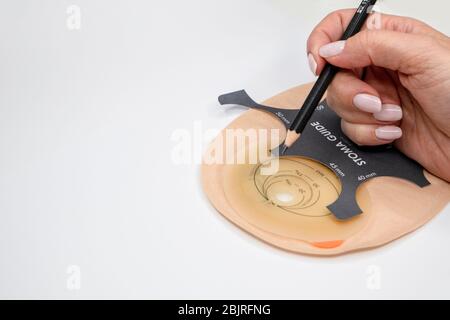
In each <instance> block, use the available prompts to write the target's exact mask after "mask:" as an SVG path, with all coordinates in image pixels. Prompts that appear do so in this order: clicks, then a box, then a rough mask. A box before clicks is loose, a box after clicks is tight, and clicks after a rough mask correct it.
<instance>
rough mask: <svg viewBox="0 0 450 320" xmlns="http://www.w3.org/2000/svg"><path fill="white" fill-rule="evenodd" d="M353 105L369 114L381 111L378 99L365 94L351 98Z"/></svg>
mask: <svg viewBox="0 0 450 320" xmlns="http://www.w3.org/2000/svg"><path fill="white" fill-rule="evenodd" d="M353 104H354V105H355V107H357V108H358V109H360V110H362V111H365V112H370V113H377V112H381V109H382V105H381V100H380V98H378V97H376V96H372V95H370V94H365V93H361V94H357V95H356V96H355V97H354V98H353Z"/></svg>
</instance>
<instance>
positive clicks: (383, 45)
mask: <svg viewBox="0 0 450 320" xmlns="http://www.w3.org/2000/svg"><path fill="white" fill-rule="evenodd" d="M354 12H355V11H354V10H342V11H337V12H334V13H332V14H330V15H329V16H328V17H326V18H325V19H324V20H323V21H322V22H321V23H320V24H319V25H318V26H317V27H316V28H315V29H314V31H313V32H312V34H311V36H310V38H309V40H308V59H309V62H310V66H311V69H312V71H313V72H314V73H315V74H316V75H318V74H319V73H320V72H321V71H322V69H323V67H324V65H325V63H326V62H329V63H331V64H333V65H336V66H338V67H341V68H343V69H345V70H343V71H341V72H339V73H338V75H337V76H336V78H335V79H334V81H333V83H332V84H331V86H330V87H329V89H328V93H327V99H328V102H329V104H330V106H331V107H332V108H333V109H334V110H335V112H336V113H337V114H338V115H339V116H340V117H341V118H342V129H343V131H344V132H345V134H346V135H347V136H348V137H349V138H350V139H352V140H353V141H355V142H356V143H357V144H360V145H382V144H387V143H392V142H394V143H395V145H396V146H397V148H398V149H399V150H401V151H402V152H403V153H404V154H406V155H407V156H409V157H410V158H412V159H414V160H416V161H417V162H419V163H420V164H422V165H423V166H424V167H425V168H426V169H427V170H428V171H430V172H431V173H433V174H435V175H437V176H439V177H441V178H443V179H445V180H447V181H450V38H449V37H447V36H446V35H444V34H442V33H440V32H438V31H436V30H435V29H433V28H431V27H430V26H428V25H426V24H424V23H422V22H420V21H417V20H414V19H410V18H405V17H397V16H389V15H381V14H378V13H377V15H379V16H378V17H377V19H378V22H379V28H378V29H368V28H367V27H366V28H365V29H363V30H362V31H361V32H360V33H358V34H357V35H355V36H353V37H352V38H350V39H349V40H347V41H338V39H339V38H340V37H341V35H342V33H343V32H344V30H345V28H346V26H347V25H348V23H349V21H350V20H351V18H352V17H353V15H354Z"/></svg>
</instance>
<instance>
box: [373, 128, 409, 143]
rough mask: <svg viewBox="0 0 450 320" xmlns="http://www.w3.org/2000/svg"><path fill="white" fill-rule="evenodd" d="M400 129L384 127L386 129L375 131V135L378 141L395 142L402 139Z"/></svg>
mask: <svg viewBox="0 0 450 320" xmlns="http://www.w3.org/2000/svg"><path fill="white" fill-rule="evenodd" d="M402 134H403V132H402V129H400V128H399V127H395V126H386V127H379V128H378V129H376V130H375V135H376V136H377V138H378V139H380V140H387V141H392V140H397V139H400V138H401V137H402Z"/></svg>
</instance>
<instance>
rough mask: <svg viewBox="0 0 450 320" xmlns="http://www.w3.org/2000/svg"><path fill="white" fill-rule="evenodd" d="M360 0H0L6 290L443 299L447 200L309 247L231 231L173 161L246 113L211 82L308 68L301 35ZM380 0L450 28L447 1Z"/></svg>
mask: <svg viewBox="0 0 450 320" xmlns="http://www.w3.org/2000/svg"><path fill="white" fill-rule="evenodd" d="M358 2H359V1H358V0H349V1H335V0H321V1H318V0H314V1H312V0H309V1H300V0H226V1H219V0H191V1H184V0H176V1H175V0H171V1H167V0H166V1H163V0H160V1H155V0H150V1H149V0H147V1H144V0H142V1H138V0H126V1H125V0H123V1H106V0H102V1H100V0H73V1H57V0H41V1H33V0H29V1H23V0H21V1H19V0H14V1H12V0H10V1H6V0H2V1H1V6H0V9H1V10H0V263H1V266H0V298H63V299H66V298H67V299H72V298H193V299H196V298H234V299H238V298H249V299H253V298H255V299H256V298H266V299H278V298H283V299H301V298H450V250H449V249H448V247H449V245H450V209H449V208H447V210H445V212H442V213H441V214H440V215H439V216H438V217H437V218H436V219H434V220H433V221H432V222H431V223H429V224H428V225H426V226H425V227H424V228H422V229H421V230H419V231H418V232H415V233H414V234H412V235H410V236H407V237H406V238H403V239H401V240H399V241H396V242H395V243H393V244H391V245H388V246H385V247H383V248H380V249H376V250H373V251H367V252H362V253H356V254H351V255H347V256H343V257H337V258H312V257H305V256H301V255H294V254H290V253H286V252H284V251H280V250H277V249H275V248H272V247H270V246H268V245H266V244H263V243H261V242H259V241H258V240H256V239H254V238H252V237H251V236H249V235H247V234H245V233H243V232H241V231H240V230H239V229H237V228H236V227H234V226H233V225H232V224H230V223H229V222H228V221H227V220H225V219H224V218H223V217H222V216H221V215H220V214H218V213H217V212H216V211H215V210H214V209H213V208H212V207H211V206H210V204H209V203H208V201H207V199H206V198H205V196H204V195H203V193H202V190H201V187H200V181H199V166H198V165H197V164H195V163H193V164H190V165H181V166H175V165H174V164H173V162H172V160H171V151H172V149H173V147H174V146H175V143H174V142H173V141H171V135H172V133H173V132H174V130H177V129H186V130H188V131H190V132H193V130H194V126H195V124H197V125H198V124H200V123H201V125H202V126H203V129H204V130H206V129H210V128H216V129H220V128H223V127H225V126H226V125H227V123H229V122H230V121H231V120H232V119H233V118H235V117H237V116H238V115H239V114H240V112H242V111H241V110H237V109H232V110H229V111H224V109H223V108H221V107H219V105H218V103H217V102H216V101H217V100H216V99H217V96H218V95H220V94H222V93H226V92H229V91H233V90H238V89H243V88H245V89H247V90H248V92H249V93H250V94H251V95H252V96H253V97H254V98H255V99H256V100H263V99H265V98H268V97H270V96H273V95H274V94H276V93H278V92H280V91H282V90H285V89H288V88H290V87H292V86H295V85H297V84H301V83H305V82H308V81H312V80H313V79H314V78H313V76H312V75H311V74H310V72H309V69H308V67H307V59H306V54H305V43H306V39H307V36H308V34H309V32H310V31H311V30H312V28H313V27H314V25H315V24H316V23H318V22H319V21H320V20H321V19H322V18H323V17H324V16H325V15H326V14H327V13H329V12H331V11H332V10H334V9H337V8H345V7H355V6H356V5H357V4H358ZM72 4H75V5H77V6H79V8H80V9H81V29H80V30H70V29H69V28H68V27H67V18H68V14H67V13H66V10H67V8H68V7H69V5H72ZM380 6H381V8H382V10H383V11H384V12H389V13H396V14H401V15H410V16H414V17H416V18H419V19H423V20H425V21H426V22H428V23H430V24H431V25H433V26H435V27H436V28H439V29H440V30H441V31H443V32H445V33H446V34H448V33H449V31H450V23H449V19H448V16H449V8H450V6H449V4H448V1H444V0H439V1H438V0H431V1H421V0H417V1H412V0H404V1H400V0H396V1H393V0H392V1H389V0H385V1H382V3H381V5H380ZM200 121H201V122H200ZM72 265H75V266H77V267H79V268H80V271H81V282H80V284H81V287H80V288H79V290H71V289H73V287H71V286H69V287H68V286H67V280H68V279H71V278H69V277H70V275H69V274H68V273H67V268H68V267H69V266H72ZM371 266H375V270H378V271H380V272H381V273H380V275H381V278H380V279H381V288H380V289H379V290H372V289H373V288H371V287H370V286H368V285H367V281H368V279H369V278H368V273H367V272H368V271H370V270H371V269H370V268H371ZM75 289H76V287H75Z"/></svg>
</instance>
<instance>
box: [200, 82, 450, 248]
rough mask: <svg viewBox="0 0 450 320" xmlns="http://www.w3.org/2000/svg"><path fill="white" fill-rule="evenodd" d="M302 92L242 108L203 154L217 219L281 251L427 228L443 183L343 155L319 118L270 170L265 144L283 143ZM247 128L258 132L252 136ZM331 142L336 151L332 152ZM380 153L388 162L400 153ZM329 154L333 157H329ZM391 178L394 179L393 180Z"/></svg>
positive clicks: (354, 244) (376, 241)
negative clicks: (368, 165)
mask: <svg viewBox="0 0 450 320" xmlns="http://www.w3.org/2000/svg"><path fill="white" fill-rule="evenodd" d="M309 89H310V86H309V85H304V86H300V87H297V88H294V89H291V90H288V91H286V92H284V93H282V94H280V95H277V96H275V97H273V98H271V99H269V100H267V101H265V102H264V103H263V105H264V106H267V107H263V109H261V108H260V110H256V109H252V110H248V111H247V112H245V113H243V115H241V116H240V117H239V118H238V119H236V120H235V121H233V122H232V123H231V124H230V125H229V126H228V127H227V128H226V129H224V130H223V131H222V132H221V134H220V135H219V136H218V137H217V138H216V139H215V140H214V141H213V143H212V144H211V146H210V148H209V149H208V151H207V152H206V153H205V160H204V163H203V165H202V182H203V187H204V191H205V193H206V195H207V196H208V198H209V200H210V201H211V203H212V204H213V205H214V207H215V208H216V209H217V210H218V211H219V212H220V213H221V214H222V215H224V216H225V217H226V218H228V219H229V220H230V221H232V222H233V223H235V224H236V225H237V226H239V227H241V228H242V229H243V230H245V231H247V232H249V233H250V234H252V235H254V236H256V237H258V238H259V239H261V240H263V241H265V242H267V243H269V244H272V245H274V246H277V247H279V248H282V249H285V250H289V251H293V252H298V253H304V254H314V255H337V254H342V253H346V252H350V251H355V250H361V249H368V248H373V247H377V246H381V245H383V244H386V243H388V242H391V241H393V240H395V239H397V238H400V237H401V236H403V235H405V234H407V233H410V232H412V231H414V230H415V229H417V228H419V227H420V226H422V225H423V224H425V223H426V222H427V221H429V220H430V219H431V218H433V217H434V216H435V215H436V214H438V213H439V212H440V211H441V210H442V209H443V208H444V207H445V206H446V205H447V204H448V202H449V201H450V185H449V184H448V183H446V182H444V181H442V180H440V179H438V178H436V177H434V176H432V175H431V174H429V173H427V172H425V173H423V171H422V170H421V169H420V174H418V171H417V168H416V164H415V163H413V162H412V161H405V163H404V164H405V165H404V166H402V167H406V169H404V170H400V171H403V172H402V173H397V171H399V170H397V169H396V168H395V166H389V161H384V160H383V159H385V158H386V156H385V157H381V154H378V153H376V154H374V155H372V154H367V152H366V151H361V152H355V151H354V150H355V149H354V147H352V148H353V150H347V149H345V148H347V146H344V148H343V147H341V145H342V142H341V141H340V140H339V139H340V137H339V135H337V134H334V135H332V134H333V133H335V131H336V130H337V129H336V128H334V129H333V130H334V131H333V130H330V131H331V133H330V132H329V131H328V130H326V129H325V128H323V127H322V125H321V124H320V123H319V125H320V126H319V125H318V124H317V119H316V120H314V119H312V122H311V124H312V125H315V127H314V128H312V129H311V128H310V130H311V132H310V134H308V135H306V138H305V137H304V136H303V135H302V137H301V138H300V141H302V139H303V142H302V143H299V144H298V146H297V147H296V148H297V150H296V148H293V149H294V150H292V151H291V150H290V153H288V155H287V156H286V157H281V158H280V159H278V160H277V163H276V168H277V170H274V171H273V172H270V170H269V171H268V170H267V169H269V168H270V166H271V158H270V155H269V154H268V150H267V148H266V149H265V150H262V149H264V145H270V146H272V147H273V146H278V145H279V144H280V143H281V142H282V141H283V139H284V137H285V134H286V127H287V126H288V124H289V117H290V116H291V114H292V112H294V111H292V112H290V110H295V109H296V108H298V106H299V105H301V104H302V101H303V100H304V99H305V97H306V95H307V93H308V91H309ZM228 98H230V97H229V96H225V97H224V99H225V100H226V99H228ZM233 98H234V99H236V96H233ZM238 99H241V100H242V101H239V104H242V105H246V106H249V107H252V106H254V105H255V104H256V103H255V102H253V101H251V100H250V99H249V98H248V97H247V96H246V95H242V94H241V95H240V96H239V97H238ZM223 102H225V103H226V101H223ZM264 108H266V110H264ZM264 111H270V112H264ZM316 113H317V111H316ZM319 119H320V118H319ZM325 126H331V124H330V123H328V124H326V125H325ZM316 129H317V130H316ZM316 131H317V132H316ZM229 132H240V133H244V134H247V136H246V137H247V138H249V137H253V138H254V139H247V140H245V141H244V142H243V143H240V144H239V143H236V142H235V141H234V139H235V138H236V137H235V136H233V135H229ZM252 132H256V133H258V134H256V135H254V136H252ZM273 132H277V133H279V134H278V135H273V134H272V133H273ZM261 133H262V134H261ZM334 136H337V137H334ZM255 137H256V138H255ZM335 138H336V139H335ZM231 139H233V143H230V141H231ZM306 139H307V140H306ZM323 139H325V140H323ZM343 139H344V142H346V141H345V137H343ZM261 141H264V142H265V144H261ZM267 141H269V143H268V144H267ZM326 143H330V145H328V146H327V147H326V148H328V149H327V150H328V151H327V152H320V151H322V148H325V147H324V144H326ZM336 146H339V150H338V151H335V150H334V149H332V148H334V147H336ZM313 150H316V151H315V152H312V151H313ZM317 151H319V154H318V153H317ZM387 152H388V153H389V155H388V156H387V157H391V159H388V160H391V162H392V161H394V160H396V159H397V158H396V157H398V156H399V155H397V154H395V152H393V153H392V154H391V152H390V151H387ZM217 154H220V155H221V157H217ZM253 154H257V155H258V159H257V160H256V161H254V160H255V159H252V161H250V160H251V158H252V156H251V155H253ZM298 154H300V156H299V155H298ZM342 154H343V155H342ZM353 154H355V156H353ZM361 154H362V155H363V156H361ZM212 155H215V156H216V157H215V158H214V156H212ZM230 155H231V157H230ZM335 157H340V158H339V159H337V160H338V161H332V160H335ZM366 158H368V159H366ZM211 159H213V160H211ZM230 159H231V161H227V160H230ZM372 159H373V161H371V160H372ZM217 160H219V161H217ZM220 160H222V161H220ZM237 160H240V161H237ZM367 160H368V161H367ZM375 160H376V161H379V162H380V161H381V162H380V163H381V164H380V163H377V164H376V165H375V169H379V171H377V172H375V171H376V170H375V171H374V172H373V173H371V172H372V171H370V170H369V171H367V168H366V169H364V168H363V169H364V170H366V171H361V172H364V174H363V175H358V173H359V172H358V170H359V169H358V168H359V167H360V166H361V167H364V165H365V162H369V163H372V164H373V163H376V161H375ZM399 161H402V159H400V160H399ZM363 162H364V163H363ZM377 166H378V167H377ZM340 167H341V168H342V169H341V168H340ZM363 169H361V170H363ZM369 169H370V168H369ZM414 169H415V170H416V171H417V172H414ZM408 170H409V171H408ZM366 172H369V174H366ZM380 173H384V174H381V175H380ZM391 174H392V175H397V177H390V176H389V175H391ZM408 174H409V176H408ZM399 177H400V178H399ZM404 177H409V178H410V179H409V180H410V181H408V180H407V179H403V178H404ZM425 178H426V179H425ZM414 182H415V183H414ZM343 189H344V190H345V192H344V190H343Z"/></svg>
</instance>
